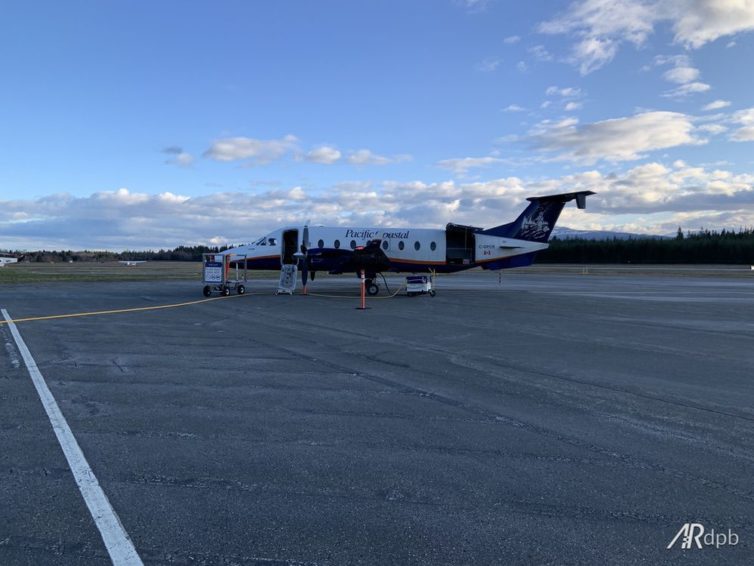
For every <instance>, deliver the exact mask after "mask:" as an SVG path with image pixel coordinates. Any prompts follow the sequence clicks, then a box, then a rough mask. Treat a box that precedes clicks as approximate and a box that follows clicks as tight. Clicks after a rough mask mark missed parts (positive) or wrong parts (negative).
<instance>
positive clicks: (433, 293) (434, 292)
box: [429, 289, 437, 297]
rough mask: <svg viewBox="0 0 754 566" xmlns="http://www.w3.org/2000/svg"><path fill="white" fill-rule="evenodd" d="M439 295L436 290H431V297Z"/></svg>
mask: <svg viewBox="0 0 754 566" xmlns="http://www.w3.org/2000/svg"><path fill="white" fill-rule="evenodd" d="M436 294H437V292H436V291H435V290H434V289H430V290H429V296H430V297H434V296H435V295H436Z"/></svg>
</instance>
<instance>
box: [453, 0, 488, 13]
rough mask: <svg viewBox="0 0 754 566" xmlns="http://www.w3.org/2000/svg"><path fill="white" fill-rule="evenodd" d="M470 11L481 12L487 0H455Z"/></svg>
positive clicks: (485, 6)
mask: <svg viewBox="0 0 754 566" xmlns="http://www.w3.org/2000/svg"><path fill="white" fill-rule="evenodd" d="M455 1H456V4H458V5H460V6H462V7H463V8H465V9H466V10H467V11H468V12H470V13H475V12H483V11H484V10H485V9H486V8H487V4H488V2H489V0H455Z"/></svg>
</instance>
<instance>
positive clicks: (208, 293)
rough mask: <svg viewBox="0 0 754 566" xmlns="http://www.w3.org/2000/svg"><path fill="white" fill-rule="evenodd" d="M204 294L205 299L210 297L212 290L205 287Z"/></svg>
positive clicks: (207, 286)
mask: <svg viewBox="0 0 754 566" xmlns="http://www.w3.org/2000/svg"><path fill="white" fill-rule="evenodd" d="M202 293H204V296H205V297H209V296H210V295H211V294H212V288H211V287H210V286H209V285H205V286H204V289H202Z"/></svg>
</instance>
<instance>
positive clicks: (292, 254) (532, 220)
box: [219, 191, 595, 295]
mask: <svg viewBox="0 0 754 566" xmlns="http://www.w3.org/2000/svg"><path fill="white" fill-rule="evenodd" d="M593 194H595V193H594V192H592V191H577V192H572V193H562V194H557V195H548V196H538V197H529V198H528V199H527V200H528V201H529V203H530V204H529V205H528V206H527V207H526V209H525V210H524V211H523V212H522V213H521V214H520V215H519V217H518V218H516V220H514V221H513V222H509V223H507V224H501V225H500V226H494V227H492V228H487V229H483V228H478V227H475V226H464V225H460V224H448V225H447V226H446V227H445V229H432V228H379V227H377V228H374V227H351V228H349V227H325V226H311V227H309V226H308V223H307V225H304V226H293V227H286V228H280V229H278V230H275V231H274V232H271V233H269V234H267V235H266V236H264V237H262V238H259V239H258V240H256V241H255V242H253V243H251V244H247V245H242V246H238V247H235V248H231V249H228V250H226V251H224V252H222V253H221V254H219V255H225V256H230V257H229V258H228V260H229V261H228V265H230V266H234V267H236V266H240V267H241V268H243V267H244V263H245V267H246V269H249V270H277V269H283V266H296V267H297V268H298V271H300V272H301V281H302V284H303V286H304V289H306V285H307V282H308V280H309V278H311V280H312V281H314V279H315V276H316V274H317V272H319V271H326V272H328V273H330V274H341V273H355V274H356V275H357V276H360V274H361V272H362V271H363V272H364V275H365V279H366V281H365V284H366V292H367V293H368V294H369V295H377V294H378V293H379V292H380V287H379V284H378V282H377V276H378V275H379V274H383V273H386V272H392V273H401V272H404V273H433V272H434V273H454V272H457V271H463V270H466V269H472V268H475V267H481V268H482V269H489V270H499V269H509V268H513V267H523V266H527V265H531V264H532V262H533V261H534V257H535V256H536V254H537V252H539V251H542V250H544V249H546V248H547V247H548V246H549V244H548V243H547V240H548V239H549V237H550V233H551V232H552V229H553V228H554V227H555V223H556V222H557V220H558V217H559V216H560V212H561V211H562V210H563V207H564V206H565V204H566V203H567V202H570V201H572V200H576V205H577V207H578V208H580V209H583V208H586V197H587V196H589V195H593ZM239 256H240V257H239Z"/></svg>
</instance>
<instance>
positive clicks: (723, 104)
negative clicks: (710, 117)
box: [702, 100, 730, 110]
mask: <svg viewBox="0 0 754 566" xmlns="http://www.w3.org/2000/svg"><path fill="white" fill-rule="evenodd" d="M728 106H730V102H729V101H728V100H715V101H714V102H710V103H709V104H707V105H706V106H705V107H704V108H702V110H720V109H721V108H727V107H728Z"/></svg>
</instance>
